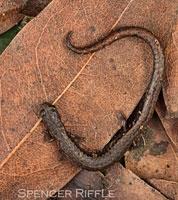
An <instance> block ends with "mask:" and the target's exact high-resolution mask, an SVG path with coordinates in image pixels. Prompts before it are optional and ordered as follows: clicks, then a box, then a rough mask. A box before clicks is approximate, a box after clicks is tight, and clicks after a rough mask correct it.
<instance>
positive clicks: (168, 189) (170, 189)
mask: <svg viewBox="0 0 178 200" xmlns="http://www.w3.org/2000/svg"><path fill="white" fill-rule="evenodd" d="M148 182H149V183H150V184H151V185H152V186H153V187H154V188H156V189H157V190H158V191H161V193H162V194H164V195H165V196H166V197H167V198H168V199H174V200H178V183H177V182H174V181H166V180H159V179H150V180H148Z"/></svg>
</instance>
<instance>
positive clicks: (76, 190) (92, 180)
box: [49, 170, 107, 200]
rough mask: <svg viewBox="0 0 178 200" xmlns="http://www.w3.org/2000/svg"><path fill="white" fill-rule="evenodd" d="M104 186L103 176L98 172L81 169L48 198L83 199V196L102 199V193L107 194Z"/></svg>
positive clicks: (54, 199) (58, 199)
mask: <svg viewBox="0 0 178 200" xmlns="http://www.w3.org/2000/svg"><path fill="white" fill-rule="evenodd" d="M104 187H105V185H104V181H103V178H102V177H101V176H100V175H99V173H98V172H91V171H87V170H82V171H80V173H79V174H77V175H76V176H75V177H74V178H73V179H72V180H71V181H70V182H69V183H68V184H67V185H66V186H64V187H63V188H61V189H60V190H59V191H58V192H57V193H56V194H54V195H53V197H52V198H50V199H49V200H71V199H75V200H83V199H85V198H86V199H87V198H88V199H96V198H97V200H104V197H103V195H102V194H103V193H104V194H107V190H106V189H104ZM95 191H97V193H96V192H95Z"/></svg>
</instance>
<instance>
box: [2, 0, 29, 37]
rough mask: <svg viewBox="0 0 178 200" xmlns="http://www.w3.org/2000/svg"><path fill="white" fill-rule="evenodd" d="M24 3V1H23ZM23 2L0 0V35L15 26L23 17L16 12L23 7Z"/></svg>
mask: <svg viewBox="0 0 178 200" xmlns="http://www.w3.org/2000/svg"><path fill="white" fill-rule="evenodd" d="M25 1H26V0H25ZM25 1H24V0H15V1H9V0H1V2H0V34H1V33H3V32H5V31H7V30H8V29H10V28H11V27H13V26H14V25H16V24H17V23H18V22H19V21H20V20H21V19H22V18H23V16H24V15H22V14H19V13H18V11H19V10H20V9H22V8H23V7H24V5H25Z"/></svg>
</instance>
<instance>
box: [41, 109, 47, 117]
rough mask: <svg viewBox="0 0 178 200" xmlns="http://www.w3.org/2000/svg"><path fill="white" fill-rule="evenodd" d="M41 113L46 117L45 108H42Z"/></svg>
mask: <svg viewBox="0 0 178 200" xmlns="http://www.w3.org/2000/svg"><path fill="white" fill-rule="evenodd" d="M40 115H41V117H44V116H46V112H45V110H44V109H43V110H41V112H40Z"/></svg>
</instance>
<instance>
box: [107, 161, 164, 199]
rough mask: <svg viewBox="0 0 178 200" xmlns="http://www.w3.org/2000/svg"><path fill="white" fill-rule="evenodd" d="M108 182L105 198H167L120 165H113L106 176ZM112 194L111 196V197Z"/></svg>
mask: <svg viewBox="0 0 178 200" xmlns="http://www.w3.org/2000/svg"><path fill="white" fill-rule="evenodd" d="M106 180H107V182H108V188H107V190H108V191H109V192H108V197H107V198H105V199H106V200H109V199H113V200H122V199H125V200H130V199H134V200H142V199H149V200H152V199H153V200H154V199H156V200H158V199H167V198H165V197H164V196H163V195H162V194H160V193H159V191H157V190H156V189H155V188H152V187H151V186H149V185H148V184H147V183H145V182H144V181H143V180H141V179H140V178H139V177H138V176H136V175H135V174H134V173H132V172H131V171H130V170H127V169H124V168H123V167H122V166H121V165H119V164H116V165H114V166H113V167H112V168H111V170H110V171H109V173H108V174H107V176H106ZM109 194H110V196H109ZM111 195H112V198H111Z"/></svg>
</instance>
